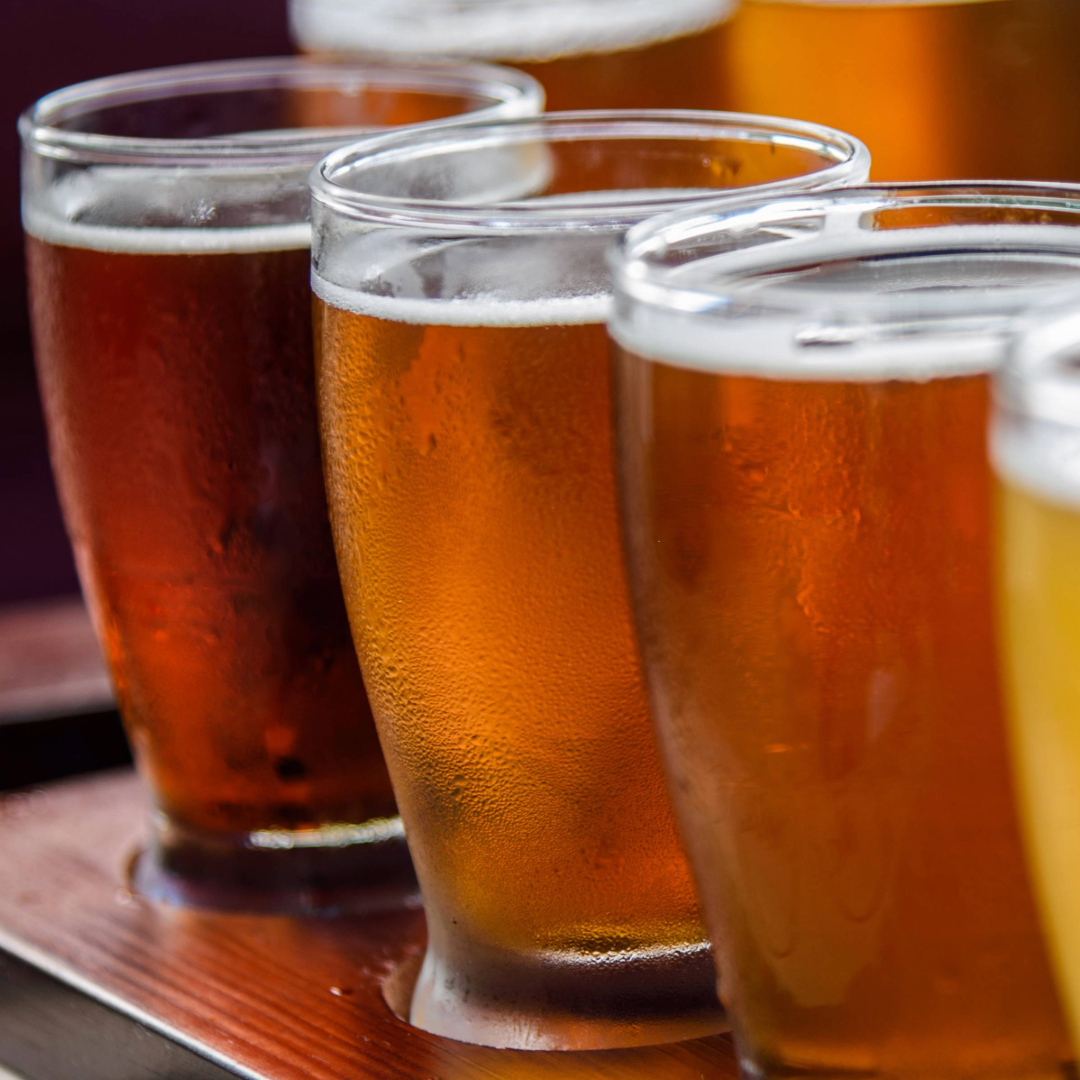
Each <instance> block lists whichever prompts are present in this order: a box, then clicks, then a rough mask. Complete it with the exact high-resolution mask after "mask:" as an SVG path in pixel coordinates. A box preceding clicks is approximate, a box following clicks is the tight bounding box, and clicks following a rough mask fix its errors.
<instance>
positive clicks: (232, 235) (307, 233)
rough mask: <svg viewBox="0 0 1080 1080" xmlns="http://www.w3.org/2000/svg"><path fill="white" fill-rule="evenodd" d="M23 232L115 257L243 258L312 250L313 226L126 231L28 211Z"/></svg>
mask: <svg viewBox="0 0 1080 1080" xmlns="http://www.w3.org/2000/svg"><path fill="white" fill-rule="evenodd" d="M23 228H24V229H25V230H26V232H27V233H29V234H30V235H31V236H33V237H35V238H36V239H38V240H43V241H45V242H46V243H49V244H57V245H60V246H63V247H73V248H85V249H87V250H90V251H105V252H111V253H114V254H140V255H212V254H222V255H225V254H232V255H240V254H247V253H251V252H259V251H295V250H299V249H301V248H308V247H310V246H311V225H310V224H309V223H308V222H306V221H303V222H297V223H295V224H292V225H253V226H251V227H249V228H230V229H211V228H177V229H160V228H134V227H133V228H124V227H118V226H108V225H87V224H84V223H82V222H79V221H64V220H62V219H61V218H57V217H54V216H52V215H50V214H46V213H41V212H39V211H35V210H34V209H32V208H27V207H24V208H23Z"/></svg>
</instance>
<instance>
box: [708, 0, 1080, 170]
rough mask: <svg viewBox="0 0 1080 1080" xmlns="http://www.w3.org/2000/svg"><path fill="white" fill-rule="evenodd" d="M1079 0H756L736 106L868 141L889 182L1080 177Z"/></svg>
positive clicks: (733, 48)
mask: <svg viewBox="0 0 1080 1080" xmlns="http://www.w3.org/2000/svg"><path fill="white" fill-rule="evenodd" d="M1078 38H1080V5H1078V4H1076V3H1074V0H916V2H911V0H861V2H859V0H854V2H852V0H840V2H838V0H746V2H745V3H744V4H743V5H742V6H741V7H740V8H739V10H738V12H737V13H736V14H735V16H734V17H733V18H732V20H731V21H730V23H729V24H728V31H727V37H726V39H725V42H726V44H727V46H728V48H729V49H730V52H729V53H728V55H727V58H726V60H725V62H724V64H723V65H722V66H723V69H724V70H725V72H726V73H727V75H728V78H729V80H730V88H731V89H730V94H731V97H730V102H731V104H730V105H728V106H727V107H729V108H736V109H748V110H751V111H754V112H779V113H780V114H781V115H787V114H790V113H794V114H795V115H797V116H805V117H807V118H808V119H812V120H816V121H818V122H820V123H823V124H835V125H837V126H839V127H842V128H843V129H844V130H845V131H850V132H852V133H853V134H855V135H857V136H858V137H859V138H860V139H862V140H863V141H864V142H865V143H866V144H867V145H868V146H869V147H870V149H871V151H872V152H873V155H874V173H873V175H874V178H875V179H878V180H948V179H960V180H963V179H968V178H970V177H998V178H1006V179H1013V180H1024V179H1031V180H1080V110H1077V109H1076V108H1075V107H1074V104H1073V103H1074V102H1075V101H1076V100H1077V98H1078V97H1080V64H1077V63H1076V41H1077V40H1078Z"/></svg>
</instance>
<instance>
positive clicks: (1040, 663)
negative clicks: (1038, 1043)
mask: <svg viewBox="0 0 1080 1080" xmlns="http://www.w3.org/2000/svg"><path fill="white" fill-rule="evenodd" d="M1078 360H1080V300H1078V301H1077V302H1076V303H1074V304H1073V305H1072V311H1071V312H1069V313H1064V314H1063V313H1058V314H1057V315H1056V316H1054V317H1052V318H1047V319H1046V320H1045V321H1044V322H1042V323H1041V324H1038V325H1035V326H1032V327H1030V328H1029V329H1027V330H1026V332H1025V333H1023V334H1022V335H1020V336H1019V337H1018V340H1017V343H1016V345H1015V347H1014V348H1013V349H1012V351H1011V354H1010V357H1009V360H1008V362H1007V363H1006V364H1005V365H1004V367H1003V368H1002V371H1001V372H1000V374H999V377H998V379H997V382H996V389H997V394H996V398H997V408H996V410H995V417H994V423H993V428H992V436H991V449H992V453H993V459H994V466H995V470H996V472H997V476H998V481H999V495H998V498H999V505H998V567H999V605H1000V606H999V614H998V617H999V624H1000V627H1001V645H1002V651H1003V653H1004V660H1005V665H1004V666H1005V672H1006V687H1007V691H1008V697H1007V700H1008V705H1009V715H1010V720H1011V727H1012V737H1013V753H1014V762H1015V766H1016V780H1017V787H1018V788H1019V793H1020V805H1021V820H1022V822H1023V824H1024V826H1025V830H1026V839H1027V842H1028V854H1029V858H1030V862H1031V867H1032V871H1033V874H1034V879H1035V886H1036V895H1037V897H1038V899H1039V902H1040V907H1041V911H1042V916H1043V924H1044V926H1045V928H1046V931H1047V936H1048V939H1049V942H1050V951H1051V956H1052V958H1053V961H1054V965H1055V968H1056V972H1057V976H1058V984H1059V986H1060V987H1061V990H1062V994H1063V999H1064V1003H1065V1008H1066V1014H1067V1016H1068V1018H1069V1021H1070V1026H1071V1029H1072V1034H1073V1044H1074V1046H1075V1045H1077V1044H1078V1042H1080V919H1078V918H1077V913H1078V912H1080V863H1078V861H1077V850H1078V848H1080V555H1078V552H1080V367H1078V366H1077V363H1078Z"/></svg>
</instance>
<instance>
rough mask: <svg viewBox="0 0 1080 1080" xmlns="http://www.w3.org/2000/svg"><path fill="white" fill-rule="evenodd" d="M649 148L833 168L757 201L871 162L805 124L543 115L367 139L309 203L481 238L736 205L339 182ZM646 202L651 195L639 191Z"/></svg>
mask: <svg viewBox="0 0 1080 1080" xmlns="http://www.w3.org/2000/svg"><path fill="white" fill-rule="evenodd" d="M647 138H658V139H659V138H663V139H672V138H683V139H687V140H689V139H691V138H696V139H701V138H714V139H721V138H728V139H731V140H732V141H739V142H757V143H771V144H772V145H780V144H786V145H789V146H793V147H798V148H802V149H806V150H809V151H811V152H817V153H818V154H820V156H821V157H822V158H823V159H825V160H827V161H830V162H831V164H829V165H826V167H824V168H822V169H819V170H817V171H815V172H811V173H807V174H805V175H802V176H796V177H790V178H788V179H784V180H774V181H769V182H767V183H764V184H757V185H754V186H753V188H752V190H753V191H754V192H755V193H756V194H757V195H758V197H761V193H768V192H775V193H780V192H788V191H815V190H818V189H820V188H826V187H831V186H833V185H836V184H840V183H843V182H844V180H846V179H850V178H861V177H865V176H866V173H867V171H868V170H869V166H870V152H869V151H868V150H867V148H866V147H865V146H864V145H863V143H862V142H861V141H860V140H859V139H857V138H855V136H853V135H848V134H846V133H845V132H842V131H838V130H836V129H834V128H829V127H825V126H824V125H821V124H815V123H812V122H810V121H803V120H787V119H783V118H780V117H772V116H758V115H755V114H753V113H737V112H712V111H708V110H699V109H589V110H572V111H566V112H550V113H542V114H540V115H539V116H529V117H513V118H502V119H495V120H491V119H486V118H485V119H474V118H471V117H470V118H468V119H461V118H458V119H457V120H455V121H454V122H453V123H452V124H440V125H439V126H438V127H437V128H436V127H434V126H433V125H427V126H426V127H425V128H424V129H419V128H413V129H411V130H403V129H398V130H392V131H385V132H377V133H373V134H370V135H366V136H364V137H362V138H361V139H359V140H358V141H356V142H354V143H351V144H350V145H348V146H345V147H342V148H340V149H339V150H336V151H334V152H333V153H331V154H329V155H327V156H326V157H325V158H323V160H322V161H320V162H319V163H318V165H316V166H315V168H314V169H313V170H312V172H311V176H310V178H309V184H310V187H311V192H312V197H313V199H314V200H315V201H317V202H319V203H321V204H322V205H324V206H326V207H327V208H328V209H329V210H331V211H332V212H334V213H336V214H339V215H341V216H344V217H349V218H354V219H356V220H360V221H371V222H379V223H382V224H393V225H398V226H408V227H413V228H420V229H423V228H451V229H454V228H457V229H462V228H464V229H467V230H468V231H469V232H470V233H476V234H480V235H483V234H497V233H501V232H504V231H505V230H506V229H508V228H513V229H541V230H546V229H550V228H555V229H584V228H588V229H611V230H613V231H614V230H618V231H622V230H624V229H626V228H628V227H629V226H630V225H633V224H636V223H637V222H640V221H643V220H644V219H645V218H649V217H652V216H654V215H656V214H657V213H659V212H661V211H662V210H670V209H671V208H672V207H674V206H682V205H684V204H687V203H694V204H700V203H702V202H704V201H714V202H715V201H716V200H717V199H718V198H732V197H737V196H738V192H739V191H743V190H747V189H741V188H732V189H728V190H727V191H726V192H725V190H724V189H720V188H710V189H709V190H707V191H703V190H702V189H700V188H693V189H687V190H686V192H685V193H682V194H673V193H672V190H671V189H663V193H662V194H661V195H656V196H653V197H651V198H650V197H648V195H647V194H646V195H643V197H642V198H640V199H626V198H625V197H624V198H611V199H609V200H605V199H602V198H597V195H598V194H601V195H602V194H603V193H602V192H583V193H580V194H581V196H582V197H581V198H580V199H575V198H573V196H572V195H560V196H559V204H558V206H553V205H551V204H546V205H543V206H539V205H534V204H530V200H528V199H525V200H520V201H510V202H498V203H484V202H455V201H452V200H443V199H433V198H403V197H398V196H390V195H381V194H374V193H365V192H364V191H362V190H357V189H356V188H354V187H350V186H346V185H344V184H341V183H339V182H337V180H336V179H335V178H336V177H339V176H341V175H342V174H343V173H346V172H347V173H349V175H350V176H351V175H355V172H356V170H357V169H358V168H360V167H368V168H370V167H373V166H377V165H381V164H386V163H387V162H395V161H407V160H409V159H416V158H419V157H421V156H428V155H431V156H434V155H435V154H439V153H454V152H461V151H464V150H470V149H475V148H478V147H481V146H485V145H489V146H499V145H509V144H512V143H523V142H541V143H547V144H550V143H554V142H580V141H584V140H599V139H603V140H606V141H607V140H610V141H616V140H618V139H647ZM641 190H642V192H644V193H647V192H648V191H650V190H651V189H649V188H642V189H641Z"/></svg>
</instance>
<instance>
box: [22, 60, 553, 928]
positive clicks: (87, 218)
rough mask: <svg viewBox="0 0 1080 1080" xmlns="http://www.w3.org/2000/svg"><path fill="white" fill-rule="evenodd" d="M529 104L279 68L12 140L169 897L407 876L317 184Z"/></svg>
mask: <svg viewBox="0 0 1080 1080" xmlns="http://www.w3.org/2000/svg"><path fill="white" fill-rule="evenodd" d="M541 102H542V95H541V92H540V90H539V87H538V86H537V84H536V83H535V82H533V81H532V80H531V79H529V78H528V77H527V76H524V75H520V74H519V73H517V72H512V71H503V70H501V69H497V68H487V67H483V66H474V67H465V66H462V67H445V66H442V67H439V66H434V65H394V64H381V65H380V64H370V65H353V66H335V65H325V64H324V65H317V64H311V63H305V62H302V61H298V60H291V59H286V60H265V61H263V60H260V61H245V62H237V63H225V64H208V65H201V66H195V67H188V68H173V69H168V70H163V71H150V72H142V73H138V74H133V75H126V76H121V77H118V78H112V79H104V80H101V81H98V82H94V83H86V84H83V85H81V86H75V87H72V88H70V89H67V90H62V91H59V92H58V93H55V94H52V95H50V96H49V97H46V98H44V99H42V100H41V101H40V102H38V104H37V105H35V106H34V107H33V108H32V109H31V110H29V111H28V112H27V113H26V114H25V115H24V116H23V118H22V120H21V123H20V130H21V133H22V138H23V144H24V147H25V156H24V172H23V221H24V225H25V230H26V234H27V256H28V262H29V275H30V290H31V308H32V316H33V328H34V340H35V352H36V357H37V364H38V375H39V380H40V384H41V391H42V395H43V398H44V404H45V412H46V417H47V420H48V428H49V438H50V447H51V453H52V461H53V467H54V472H55V474H56V479H57V482H58V485H59V489H60V497H61V502H62V504H63V510H64V516H65V519H66V522H67V527H68V531H69V534H70V536H71V541H72V545H73V547H74V550H75V556H76V560H77V563H78V568H79V574H80V578H81V580H82V584H83V591H84V594H85V596H86V598H87V601H88V603H89V606H90V610H91V613H92V615H93V618H94V621H95V624H96V626H97V631H98V635H99V638H100V641H101V645H102V648H103V650H104V652H105V655H106V657H107V660H108V663H109V666H110V669H111V671H112V676H113V679H114V682H115V685H116V692H117V698H118V701H119V705H120V711H121V713H122V715H123V718H124V722H125V724H126V726H127V731H128V735H129V738H130V740H131V744H132V747H133V749H134V752H135V756H136V759H137V761H138V764H139V767H140V769H141V770H142V773H143V775H144V777H145V779H146V781H147V783H148V785H149V787H150V790H151V793H152V796H153V804H154V808H155V812H154V814H153V815H152V819H151V820H152V828H151V842H150V845H149V847H148V850H147V854H145V855H144V856H143V857H141V858H140V860H139V861H138V862H137V864H136V868H135V878H136V883H137V884H138V885H139V886H140V888H143V889H144V890H145V891H146V892H148V893H149V894H151V895H153V896H156V897H159V898H164V899H170V900H174V901H179V902H188V903H199V904H210V905H215V906H225V907H242V908H247V909H272V910H306V909H310V908H335V907H341V906H353V905H357V904H365V903H371V902H381V899H380V896H381V893H380V890H381V889H383V888H384V887H385V888H386V889H390V890H391V891H392V890H394V889H397V888H398V887H399V886H401V885H403V884H405V883H406V882H407V881H408V879H409V876H410V874H411V871H410V870H409V867H408V857H407V852H406V850H405V847H404V840H403V835H402V830H401V824H400V820H399V819H398V818H397V813H396V809H395V804H394V797H393V793H392V791H391V788H390V781H389V778H388V776H387V774H386V768H385V765H384V764H383V761H382V757H381V754H380V751H379V746H378V739H377V736H376V733H375V729H374V727H373V725H372V722H371V714H370V709H369V706H368V704H367V699H366V696H365V693H364V686H363V682H362V680H361V676H360V671H359V668H358V667H357V664H356V657H355V653H354V650H353V648H352V643H351V640H350V637H349V628H348V623H347V619H346V615H345V608H344V604H343V602H342V596H341V588H340V585H339V582H338V576H337V570H336V567H335V564H334V552H333V546H332V541H331V537H330V529H329V524H328V522H327V513H326V500H325V494H324V491H323V484H322V471H321V465H320V460H319V446H318V430H317V426H316V420H315V395H314V368H313V361H312V352H311V295H310V289H309V286H308V276H309V256H308V246H309V239H310V225H309V224H308V205H309V197H308V189H307V183H306V176H307V172H308V170H309V169H310V167H311V165H312V164H313V163H314V162H316V161H317V160H318V159H319V158H320V157H321V156H322V155H323V154H325V153H326V152H327V151H329V150H330V149H331V148H333V147H334V146H340V145H341V144H342V142H343V141H345V140H346V139H348V138H354V137H355V134H356V133H358V132H359V131H363V130H367V129H370V128H371V127H379V126H382V125H384V124H393V123H398V122H404V121H413V120H422V119H427V120H435V119H438V118H442V117H447V116H453V115H455V114H458V113H461V112H463V111H468V110H484V111H485V112H487V113H489V114H493V115H502V114H510V115H520V114H531V113H535V112H537V111H539V108H540V106H541ZM345 132H348V134H345ZM380 883H381V884H380Z"/></svg>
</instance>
